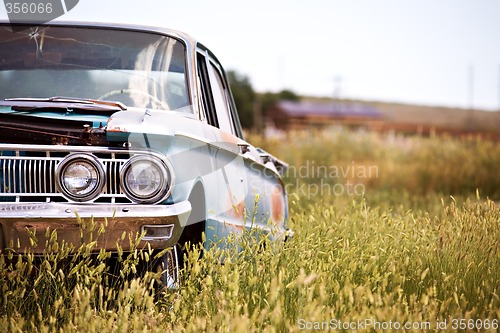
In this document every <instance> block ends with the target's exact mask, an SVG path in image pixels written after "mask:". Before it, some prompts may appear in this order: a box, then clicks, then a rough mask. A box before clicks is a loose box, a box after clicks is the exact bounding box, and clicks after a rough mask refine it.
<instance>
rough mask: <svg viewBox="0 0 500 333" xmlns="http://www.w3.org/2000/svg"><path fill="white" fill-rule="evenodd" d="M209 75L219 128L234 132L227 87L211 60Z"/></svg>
mask: <svg viewBox="0 0 500 333" xmlns="http://www.w3.org/2000/svg"><path fill="white" fill-rule="evenodd" d="M209 76H210V83H211V87H212V94H213V98H214V103H215V108H216V109H217V116H218V117H217V118H218V120H219V128H220V129H221V130H223V131H225V132H228V133H231V134H235V133H236V131H235V129H234V126H233V120H232V119H231V112H230V109H229V103H228V101H229V99H228V92H227V87H226V86H225V84H224V80H223V79H222V76H221V74H220V72H219V70H218V69H217V67H215V66H214V64H213V63H212V62H210V68H209Z"/></svg>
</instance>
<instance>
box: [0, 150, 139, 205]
mask: <svg viewBox="0 0 500 333" xmlns="http://www.w3.org/2000/svg"><path fill="white" fill-rule="evenodd" d="M79 148H80V149H81V150H80V149H79ZM74 152H83V153H90V154H94V155H95V156H97V157H98V158H99V160H100V161H101V162H102V164H103V165H104V168H105V170H106V177H105V185H104V188H103V191H102V193H101V195H100V196H99V197H97V198H96V199H95V200H94V201H97V202H115V201H116V200H117V199H118V198H120V200H121V201H120V202H130V201H129V200H128V199H126V196H125V194H124V193H122V190H121V187H120V169H121V167H122V166H123V165H124V164H125V162H126V161H127V160H128V159H129V158H130V152H128V151H126V150H123V151H117V150H108V149H106V148H96V147H67V146H43V147H42V146H22V145H0V168H1V171H0V201H1V200H3V201H6V200H7V201H17V202H20V201H21V202H22V201H30V202H33V201H47V202H48V201H67V200H66V199H65V198H64V197H63V195H62V194H61V193H60V192H59V191H58V189H57V186H56V168H57V166H58V165H59V163H61V161H62V160H63V159H64V158H65V157H66V156H68V155H69V154H71V153H74ZM35 198H36V199H35ZM33 199H35V200H33Z"/></svg>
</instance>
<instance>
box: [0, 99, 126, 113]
mask: <svg viewBox="0 0 500 333" xmlns="http://www.w3.org/2000/svg"><path fill="white" fill-rule="evenodd" d="M0 106H10V107H11V108H12V110H14V111H32V110H38V109H64V110H66V111H69V112H72V111H73V110H91V111H104V112H116V111H123V110H126V109H127V107H126V106H125V105H124V104H123V103H121V102H115V101H105V100H104V101H102V100H96V99H79V98H73V97H59V96H56V97H49V98H30V97H27V98H24V97H23V98H6V99H5V100H3V101H0Z"/></svg>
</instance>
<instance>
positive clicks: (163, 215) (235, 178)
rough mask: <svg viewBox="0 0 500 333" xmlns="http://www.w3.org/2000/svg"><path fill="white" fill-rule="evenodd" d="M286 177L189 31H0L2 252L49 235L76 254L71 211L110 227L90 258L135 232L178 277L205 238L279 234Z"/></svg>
mask: <svg viewBox="0 0 500 333" xmlns="http://www.w3.org/2000/svg"><path fill="white" fill-rule="evenodd" d="M285 168H286V163H284V162H282V161H280V160H279V159H277V158H276V157H274V156H272V155H271V154H269V153H267V152H265V151H263V150H261V149H259V148H255V147H254V146H252V145H251V144H249V143H247V142H246V141H245V140H244V139H243V134H242V129H241V126H240V123H239V119H238V114H237V110H236V108H235V104H234V102H233V98H232V95H231V91H230V88H229V85H228V82H227V79H226V76H225V73H224V70H223V68H222V66H221V64H220V63H219V61H218V60H217V58H216V57H215V56H214V54H213V53H212V52H211V51H209V50H208V49H207V48H206V47H205V46H203V45H202V44H200V43H198V42H197V41H195V40H194V39H192V38H191V37H189V36H188V35H185V34H183V33H180V32H177V31H172V30H167V29H160V28H151V27H141V26H127V25H104V24H102V25H101V24H87V23H60V22H58V23H54V22H52V23H47V24H43V25H12V24H10V23H7V22H3V23H1V24H0V169H1V171H0V251H5V250H6V249H10V250H13V251H16V252H19V253H22V252H23V251H24V250H26V249H29V250H30V251H31V252H33V253H43V251H44V246H45V241H44V240H43V237H45V231H46V229H47V228H50V229H51V230H57V235H58V239H59V240H64V241H65V242H67V243H71V244H75V245H77V246H78V244H80V242H82V238H81V236H80V228H81V225H80V223H81V222H80V220H79V219H77V216H78V217H79V218H80V219H83V220H86V219H87V220H88V219H91V218H93V219H94V220H96V221H98V222H99V221H100V223H104V222H103V221H104V220H106V223H107V228H106V233H105V235H104V236H103V237H101V238H99V240H98V243H97V246H96V248H95V249H96V250H99V249H106V250H110V251H114V250H116V247H117V244H121V245H120V246H122V247H123V249H125V250H127V249H128V248H127V246H129V244H128V243H129V241H128V238H125V239H124V240H123V241H121V240H122V234H123V233H124V232H126V233H131V234H142V235H143V238H142V241H141V244H142V245H147V243H149V246H151V248H153V249H158V250H160V249H167V248H172V250H169V251H168V252H166V254H165V260H166V261H167V262H168V264H169V265H170V266H174V267H175V268H176V269H177V267H178V259H177V250H176V249H177V248H178V247H179V244H180V245H182V244H184V243H186V242H188V241H189V242H192V243H199V242H202V233H205V235H206V237H205V238H204V239H205V242H204V244H203V245H204V246H205V247H210V245H211V244H213V243H215V242H217V240H219V239H221V238H224V237H225V236H227V235H229V234H231V233H239V232H241V231H243V230H245V228H250V227H257V228H260V229H262V230H264V231H267V232H268V233H269V234H270V237H271V238H272V239H284V238H285V237H286V236H287V235H288V233H289V232H291V231H289V230H288V225H287V217H288V216H287V215H288V206H287V195H286V193H285V186H284V184H283V181H282V179H281V176H282V172H283V170H284V169H285ZM271 229H274V231H273V232H272V233H271V232H270V231H271ZM27 230H30V231H32V232H33V231H35V232H36V235H37V237H38V238H41V240H39V241H38V242H37V243H35V244H32V243H30V238H29V235H28V233H27ZM120 241H121V243H120ZM166 274H175V271H173V273H172V272H170V273H168V272H167V273H166Z"/></svg>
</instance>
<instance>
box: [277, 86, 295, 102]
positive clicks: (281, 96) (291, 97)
mask: <svg viewBox="0 0 500 333" xmlns="http://www.w3.org/2000/svg"><path fill="white" fill-rule="evenodd" d="M277 95H278V96H277V97H278V100H287V101H298V100H300V97H299V96H298V95H297V94H295V93H294V92H293V91H291V90H288V89H284V90H282V91H280V92H279V93H278V94H277Z"/></svg>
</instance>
